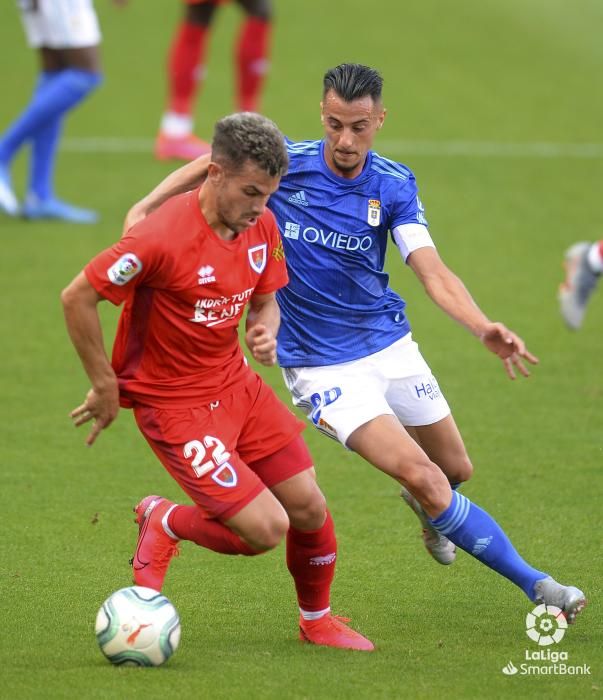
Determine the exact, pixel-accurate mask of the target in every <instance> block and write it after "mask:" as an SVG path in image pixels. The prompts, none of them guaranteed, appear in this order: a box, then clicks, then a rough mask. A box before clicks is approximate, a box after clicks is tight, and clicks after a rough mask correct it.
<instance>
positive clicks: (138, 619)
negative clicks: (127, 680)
mask: <svg viewBox="0 0 603 700" xmlns="http://www.w3.org/2000/svg"><path fill="white" fill-rule="evenodd" d="M95 629H96V639H97V641H98V645H99V646H100V648H101V651H102V652H103V654H104V655H105V656H106V657H107V658H108V659H109V661H110V662H111V663H112V664H116V665H119V666H121V665H125V666H160V665H161V664H162V663H164V662H165V661H167V660H168V659H169V658H170V656H171V655H172V654H173V653H174V652H175V651H176V649H177V648H178V643H179V642H180V618H179V616H178V613H177V612H176V608H175V607H174V606H173V605H172V604H171V603H170V601H169V600H168V599H167V598H166V597H165V596H164V595H161V593H159V592H158V591H155V590H153V589H152V588H144V587H142V586H130V587H129V588H122V589H120V590H119V591H115V593H112V594H111V595H110V596H109V597H108V598H107V600H106V601H105V602H104V603H103V604H102V605H101V608H100V610H99V611H98V615H97V616H96V625H95Z"/></svg>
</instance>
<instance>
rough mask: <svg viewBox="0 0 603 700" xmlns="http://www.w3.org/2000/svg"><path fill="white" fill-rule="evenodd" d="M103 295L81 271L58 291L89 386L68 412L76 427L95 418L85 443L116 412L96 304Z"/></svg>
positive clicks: (114, 382)
mask: <svg viewBox="0 0 603 700" xmlns="http://www.w3.org/2000/svg"><path fill="white" fill-rule="evenodd" d="M102 300H103V297H102V296H101V295H100V294H99V293H98V292H97V291H96V289H94V287H93V286H92V285H91V284H90V282H89V281H88V279H87V277H86V275H85V274H84V273H83V272H80V274H79V275H78V276H77V277H76V278H75V279H74V280H73V281H72V282H71V284H69V286H68V287H66V288H65V289H64V290H63V292H62V294H61V301H62V303H63V311H64V314H65V322H66V324H67V330H68V332H69V336H70V338H71V342H72V343H73V345H74V347H75V349H76V350H77V353H78V355H79V357H80V360H81V361H82V365H83V366H84V370H85V371H86V374H87V375H88V378H89V379H90V383H91V384H92V388H91V389H90V391H89V392H88V394H87V396H86V399H85V400H84V402H83V403H82V404H81V405H79V406H78V407H77V408H75V409H74V410H73V411H72V412H71V414H70V416H71V418H72V419H73V423H74V425H75V426H76V427H79V426H80V425H83V424H84V423H87V422H88V421H90V420H94V424H93V427H92V430H91V431H90V434H89V435H88V438H87V439H86V444H87V445H88V446H90V445H92V444H93V443H94V441H95V440H96V438H97V437H98V435H99V433H100V432H101V430H104V429H105V428H107V427H108V426H109V425H111V423H112V422H113V421H114V420H115V418H116V417H117V414H118V412H119V388H118V384H117V377H116V375H115V372H114V371H113V367H112V366H111V363H110V361H109V358H108V357H107V353H106V352H105V345H104V342H103V332H102V328H101V324H100V318H99V315H98V308H97V307H98V304H99V302H100V301H102Z"/></svg>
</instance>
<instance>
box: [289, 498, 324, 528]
mask: <svg viewBox="0 0 603 700" xmlns="http://www.w3.org/2000/svg"><path fill="white" fill-rule="evenodd" d="M287 514H288V515H289V520H290V521H291V525H292V526H293V527H294V528H296V529H297V530H318V528H320V527H322V526H323V524H324V522H325V518H326V517H327V501H326V499H325V497H324V496H323V494H322V492H321V491H320V490H319V489H318V488H317V489H316V491H315V492H314V493H313V494H312V496H311V497H310V498H308V499H306V500H305V501H303V502H302V503H300V504H298V505H296V506H295V507H294V508H291V509H288V510H287Z"/></svg>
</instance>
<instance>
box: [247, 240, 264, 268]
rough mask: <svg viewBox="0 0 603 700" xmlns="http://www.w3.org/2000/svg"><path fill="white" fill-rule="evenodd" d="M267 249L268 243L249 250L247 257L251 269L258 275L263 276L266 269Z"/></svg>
mask: <svg viewBox="0 0 603 700" xmlns="http://www.w3.org/2000/svg"><path fill="white" fill-rule="evenodd" d="M266 247H267V246H266V243H262V244H260V245H256V246H253V248H249V249H248V251H247V257H248V258H249V264H250V265H251V269H252V270H254V271H255V272H257V273H258V275H261V274H262V272H264V268H265V267H266V258H267V255H266Z"/></svg>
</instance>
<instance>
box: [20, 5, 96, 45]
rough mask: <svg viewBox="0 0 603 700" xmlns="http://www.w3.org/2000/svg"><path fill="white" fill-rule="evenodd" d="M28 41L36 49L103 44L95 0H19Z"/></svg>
mask: <svg viewBox="0 0 603 700" xmlns="http://www.w3.org/2000/svg"><path fill="white" fill-rule="evenodd" d="M19 7H20V9H21V18H22V20H23V27H24V28H25V35H26V37H27V43H28V44H29V45H30V46H31V47H32V48H34V49H38V48H40V47H42V46H44V47H47V48H50V49H80V48H83V47H87V46H96V45H97V44H99V43H100V40H101V33H100V27H99V23H98V17H97V16H96V12H95V10H94V5H93V4H92V0H37V2H32V0H19Z"/></svg>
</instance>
